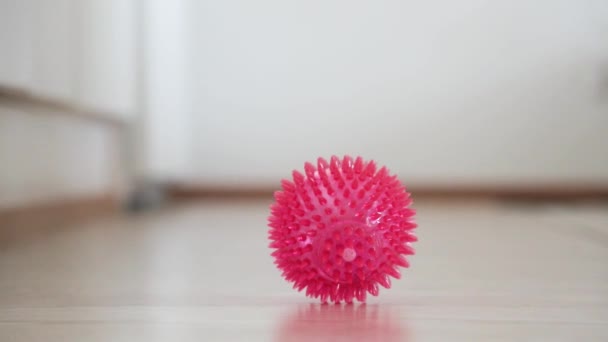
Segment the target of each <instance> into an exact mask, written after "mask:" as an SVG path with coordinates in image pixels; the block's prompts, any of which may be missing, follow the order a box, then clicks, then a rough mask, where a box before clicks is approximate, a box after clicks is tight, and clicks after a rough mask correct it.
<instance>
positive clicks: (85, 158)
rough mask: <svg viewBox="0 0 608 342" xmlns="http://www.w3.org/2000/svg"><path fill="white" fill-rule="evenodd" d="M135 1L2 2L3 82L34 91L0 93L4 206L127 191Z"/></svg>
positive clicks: (0, 77)
mask: <svg viewBox="0 0 608 342" xmlns="http://www.w3.org/2000/svg"><path fill="white" fill-rule="evenodd" d="M135 4H136V0H56V1H47V0H2V1H1V2H0V51H1V53H0V86H1V87H2V88H8V89H10V90H11V91H10V92H14V91H16V92H25V93H28V94H30V95H31V97H25V99H24V98H23V97H21V98H20V100H15V99H14V98H13V99H11V97H10V96H8V97H6V98H5V97H3V96H0V209H5V208H12V207H18V206H27V205H32V204H38V203H46V202H49V201H56V200H66V199H71V198H82V197H88V196H100V195H102V196H105V195H108V194H111V195H123V194H124V192H125V187H126V184H125V183H126V174H125V173H126V172H125V169H126V167H125V165H124V160H122V159H121V157H122V155H123V153H124V152H123V150H124V148H125V146H124V144H123V143H124V141H125V137H124V135H123V134H124V133H125V129H126V127H127V126H128V124H129V123H130V122H131V120H133V117H134V114H135V112H136V110H137V108H136V105H137V102H136V98H135V87H136V84H135V81H136V79H135V75H136V72H135V63H136V60H135V58H136V55H135V52H136V50H135V49H136V46H135V41H136V29H137V26H136V22H135V10H136V8H135ZM31 98H34V99H38V100H39V99H43V100H52V101H53V102H58V103H61V104H63V106H54V107H66V108H72V110H66V111H69V113H58V112H56V110H54V109H49V108H51V107H53V106H43V105H40V104H38V105H33V104H32V102H46V101H33V100H31ZM28 99H30V100H28ZM86 115H92V116H95V118H87V117H86ZM108 119H111V120H113V121H114V122H115V123H116V124H111V123H109V121H110V120H108ZM121 126H122V128H121Z"/></svg>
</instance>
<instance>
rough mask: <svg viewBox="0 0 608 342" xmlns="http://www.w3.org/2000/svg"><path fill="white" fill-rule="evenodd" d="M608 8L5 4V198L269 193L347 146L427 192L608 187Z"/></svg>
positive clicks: (1, 199) (1, 145)
mask: <svg viewBox="0 0 608 342" xmlns="http://www.w3.org/2000/svg"><path fill="white" fill-rule="evenodd" d="M607 18H608V6H607V5H606V3H605V2H604V1H534V2H527V1H526V2H524V1H518V2H506V1H494V2H488V1H466V2H464V3H460V2H459V3H455V2H446V1H428V2H424V3H419V2H408V1H405V2H403V1H384V0H383V1H381V2H373V3H371V2H367V1H348V2H344V1H330V2H326V1H323V2H320V1H308V2H294V1H273V0H260V1H255V2H251V1H240V0H230V1H192V0H176V1H163V0H150V1H137V0H108V1H99V0H84V1H75V0H56V1H44V0H12V1H11V0H2V2H0V46H1V48H2V54H1V56H0V85H1V89H2V94H3V95H2V102H1V103H0V207H1V208H12V207H17V206H23V205H29V204H34V203H42V202H46V201H51V200H63V199H66V198H78V197H81V196H89V197H90V196H98V195H100V194H103V195H107V194H111V195H112V196H115V195H119V196H120V198H123V199H124V198H127V197H128V196H129V195H131V194H132V193H133V191H134V190H137V189H139V188H140V187H142V186H144V185H145V187H150V186H151V185H153V186H166V185H167V184H172V185H179V186H182V187H186V188H189V189H197V191H207V190H213V191H223V190H230V191H251V190H255V191H270V190H272V189H274V188H276V187H277V185H278V180H279V179H280V178H282V177H288V176H289V175H290V172H291V170H292V169H294V168H301V166H302V164H303V162H304V161H306V160H314V159H316V157H317V156H327V157H329V156H330V155H332V154H337V155H343V154H353V155H362V156H364V157H365V158H368V159H375V160H377V161H378V162H380V163H381V164H386V165H388V166H389V168H390V169H391V170H392V171H393V172H395V173H397V174H398V175H400V177H401V178H402V179H403V181H404V182H405V183H407V184H408V185H409V186H410V188H411V189H412V190H421V191H425V190H433V191H438V190H440V191H454V190H458V191H490V192H496V191H498V192H501V191H502V192H504V191H507V192H508V191H511V192H513V191H514V192H535V191H544V192H546V191H550V192H553V191H554V192H557V193H559V192H563V191H569V192H572V191H581V192H598V191H601V192H606V191H607V190H608V153H607V152H606V151H607V149H608V44H606V37H607V36H608V20H607ZM139 190H142V189H139ZM144 192H145V191H144Z"/></svg>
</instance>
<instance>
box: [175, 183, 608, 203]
mask: <svg viewBox="0 0 608 342" xmlns="http://www.w3.org/2000/svg"><path fill="white" fill-rule="evenodd" d="M276 190H278V188H276V189H271V188H268V187H250V188H241V189H236V188H219V187H208V186H199V185H173V186H170V187H168V197H169V198H172V199H176V200H188V199H197V198H205V197H263V196H272V193H273V192H274V191H276ZM408 191H410V192H411V193H413V194H414V195H415V196H417V197H442V198H489V197H492V198H509V199H522V200H588V199H600V200H606V199H608V186H604V185H559V186H558V185H554V186H552V185H545V186H520V185H513V186H411V187H409V188H408Z"/></svg>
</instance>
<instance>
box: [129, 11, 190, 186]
mask: <svg viewBox="0 0 608 342" xmlns="http://www.w3.org/2000/svg"><path fill="white" fill-rule="evenodd" d="M141 5H142V6H141V8H140V10H141V25H142V27H141V34H142V37H141V39H142V42H141V43H142V45H141V48H142V51H141V54H142V55H141V61H140V62H141V63H142V68H143V73H142V79H141V84H140V86H141V88H140V89H141V93H140V106H141V115H140V117H139V118H138V132H139V133H138V142H139V143H138V149H137V153H138V154H139V156H137V155H136V157H137V158H138V159H139V161H138V162H137V164H138V166H137V170H136V172H137V174H138V175H139V177H141V178H143V179H146V180H152V181H161V182H164V181H173V180H179V179H183V178H185V177H186V174H187V173H188V170H190V169H191V167H192V139H191V137H192V136H193V135H195V134H197V133H196V132H195V131H193V130H192V124H191V123H192V98H191V97H190V93H189V86H190V84H189V76H190V73H191V72H192V71H191V66H190V59H189V55H190V53H191V51H190V47H191V45H192V38H191V37H192V36H191V34H192V31H191V26H190V25H191V23H190V21H189V19H190V16H189V14H190V2H189V1H188V0H174V1H165V0H149V1H145V2H142V3H141Z"/></svg>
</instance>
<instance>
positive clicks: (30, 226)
mask: <svg viewBox="0 0 608 342" xmlns="http://www.w3.org/2000/svg"><path fill="white" fill-rule="evenodd" d="M119 212H120V202H119V200H118V199H117V198H116V197H115V196H112V195H99V196H91V197H86V198H77V199H70V200H58V201H54V202H52V203H45V204H36V205H28V206H20V207H16V208H11V209H0V247H2V246H5V245H6V244H7V243H12V242H15V241H16V240H22V239H27V238H29V237H33V236H41V235H48V234H52V233H54V232H58V231H62V230H65V229H71V228H72V227H73V226H75V225H76V224H78V223H82V222H86V221H89V220H93V219H97V218H100V217H104V216H109V215H115V214H117V213H119Z"/></svg>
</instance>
